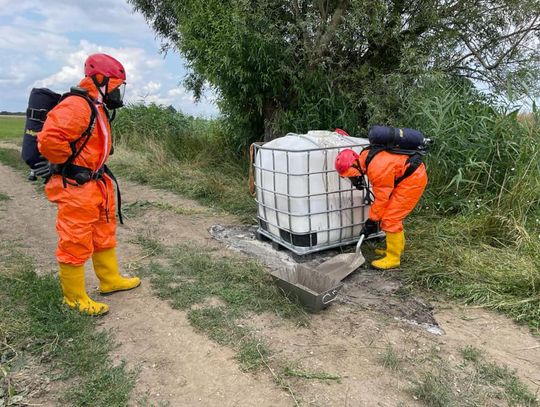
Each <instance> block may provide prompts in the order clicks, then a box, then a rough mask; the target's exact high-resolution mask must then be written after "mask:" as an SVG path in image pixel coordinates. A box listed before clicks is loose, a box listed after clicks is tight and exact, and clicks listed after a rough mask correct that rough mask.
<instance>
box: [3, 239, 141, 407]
mask: <svg viewBox="0 0 540 407" xmlns="http://www.w3.org/2000/svg"><path fill="white" fill-rule="evenodd" d="M0 259H1V260H0V355H1V356H2V358H1V360H0V366H1V367H2V369H1V370H2V371H3V372H5V374H4V377H1V378H0V389H2V390H3V394H4V396H0V399H2V397H4V401H5V403H6V404H7V405H10V403H11V402H13V401H14V398H16V397H18V398H16V399H15V401H16V400H20V401H19V402H22V401H23V400H24V398H25V397H26V396H27V395H28V394H29V393H31V391H32V389H33V385H32V384H31V383H30V384H28V383H26V384H25V386H24V387H23V386H22V385H21V384H20V383H24V381H21V382H20V383H19V382H18V380H20V378H21V377H23V376H24V369H25V368H26V369H32V370H34V367H33V366H36V365H37V366H38V368H39V369H38V370H41V369H43V370H44V371H45V372H46V373H47V374H48V375H52V376H53V380H67V379H69V380H68V381H67V382H66V383H67V384H68V388H67V390H66V392H65V394H63V395H59V397H60V399H61V400H62V403H63V405H74V406H125V405H126V404H127V402H128V398H129V393H130V391H131V389H132V387H133V385H134V379H135V378H134V374H133V372H128V371H127V370H126V369H125V367H124V366H122V365H120V366H113V364H112V361H111V360H110V358H109V355H108V354H109V352H110V351H111V349H112V347H113V346H114V344H113V341H112V338H111V337H110V335H109V333H107V332H104V331H98V330H97V329H96V322H97V321H96V319H95V318H92V317H89V316H85V315H81V314H79V313H77V312H75V311H72V310H69V309H68V308H66V307H65V306H64V305H63V304H62V293H61V288H60V285H59V283H58V280H57V279H56V278H54V277H53V276H52V275H47V276H38V275H36V273H35V271H34V267H33V265H32V263H31V261H30V260H29V259H28V258H27V257H25V256H23V255H22V254H20V253H18V252H17V250H16V248H14V247H13V245H12V244H10V243H8V242H6V241H4V242H2V243H1V244H0ZM30 362H31V363H30ZM34 385H35V383H34ZM21 399H22V400H21Z"/></svg>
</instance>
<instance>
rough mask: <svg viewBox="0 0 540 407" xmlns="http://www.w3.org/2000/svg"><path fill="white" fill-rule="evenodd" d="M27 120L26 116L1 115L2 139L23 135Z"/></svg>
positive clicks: (0, 134) (0, 135) (0, 128)
mask: <svg viewBox="0 0 540 407" xmlns="http://www.w3.org/2000/svg"><path fill="white" fill-rule="evenodd" d="M25 120H26V118H25V117H24V116H0V140H10V139H16V138H18V137H21V136H22V134H23V132H24V122H25Z"/></svg>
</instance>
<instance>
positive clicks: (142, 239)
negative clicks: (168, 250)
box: [130, 233, 165, 257]
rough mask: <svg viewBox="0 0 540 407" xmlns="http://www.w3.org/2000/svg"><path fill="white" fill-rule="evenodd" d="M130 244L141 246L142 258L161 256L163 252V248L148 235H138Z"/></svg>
mask: <svg viewBox="0 0 540 407" xmlns="http://www.w3.org/2000/svg"><path fill="white" fill-rule="evenodd" d="M130 242H131V243H135V244H137V245H139V246H141V248H142V249H143V253H144V256H146V257H149V256H156V255H158V254H162V253H163V252H164V250H165V248H164V246H163V245H162V244H161V243H160V242H158V241H157V240H156V239H154V238H153V237H152V236H151V235H150V234H149V233H148V234H145V235H138V236H137V237H136V238H135V239H133V240H131V241H130Z"/></svg>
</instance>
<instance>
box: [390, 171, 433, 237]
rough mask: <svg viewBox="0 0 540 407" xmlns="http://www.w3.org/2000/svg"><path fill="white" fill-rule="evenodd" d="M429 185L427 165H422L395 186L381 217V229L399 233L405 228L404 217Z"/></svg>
mask: <svg viewBox="0 0 540 407" xmlns="http://www.w3.org/2000/svg"><path fill="white" fill-rule="evenodd" d="M426 185H427V174H426V168H425V166H423V165H422V166H420V167H418V168H417V169H416V171H415V172H413V173H412V174H411V175H410V176H408V177H407V178H405V179H404V180H403V181H401V182H400V183H399V184H398V186H397V187H396V188H394V190H393V192H392V195H391V196H390V199H389V200H388V204H387V206H386V208H385V210H384V212H383V215H382V217H381V229H382V230H384V231H385V232H390V233H397V232H401V231H402V230H403V219H405V218H406V217H407V215H408V214H409V213H411V211H412V210H413V209H414V207H415V206H416V204H417V203H418V201H419V200H420V198H421V197H422V194H423V193H424V189H425V188H426Z"/></svg>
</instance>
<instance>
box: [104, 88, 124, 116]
mask: <svg viewBox="0 0 540 407" xmlns="http://www.w3.org/2000/svg"><path fill="white" fill-rule="evenodd" d="M125 92H126V84H125V83H122V84H121V85H120V86H118V87H117V88H115V89H113V90H112V91H111V92H106V93H105V95H104V96H103V103H104V104H105V106H106V107H107V109H109V110H114V109H118V108H120V107H122V106H124V93H125Z"/></svg>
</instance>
